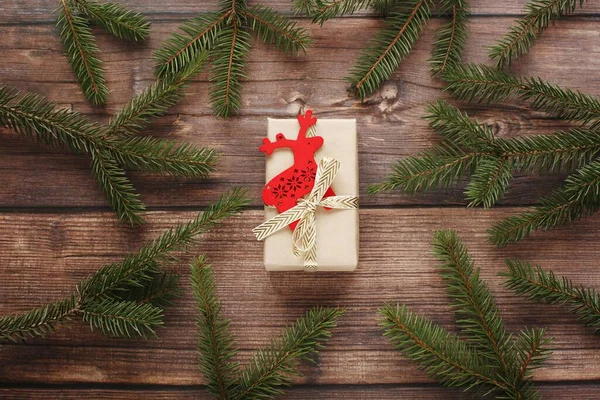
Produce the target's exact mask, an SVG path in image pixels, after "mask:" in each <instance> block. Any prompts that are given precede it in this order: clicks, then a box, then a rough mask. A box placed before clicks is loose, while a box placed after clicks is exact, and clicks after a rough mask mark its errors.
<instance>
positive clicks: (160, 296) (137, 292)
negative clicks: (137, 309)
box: [113, 266, 180, 308]
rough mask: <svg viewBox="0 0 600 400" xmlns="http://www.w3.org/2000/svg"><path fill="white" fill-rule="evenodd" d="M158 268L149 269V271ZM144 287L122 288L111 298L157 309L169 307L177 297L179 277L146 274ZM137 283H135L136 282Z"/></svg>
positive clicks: (164, 274) (159, 273)
mask: <svg viewBox="0 0 600 400" xmlns="http://www.w3.org/2000/svg"><path fill="white" fill-rule="evenodd" d="M153 268H156V269H157V270H158V266H156V267H151V268H150V269H153ZM147 276H148V278H147V279H146V280H145V281H144V285H143V286H140V285H139V284H134V285H131V286H123V288H122V290H119V291H117V292H115V293H114V295H113V298H115V299H118V300H124V301H132V302H136V303H139V304H152V305H154V306H157V307H163V308H164V307H166V306H169V305H171V303H172V301H173V299H174V298H175V297H177V296H179V293H180V289H179V275H177V274H174V273H170V272H157V273H148V274H147ZM136 283H137V282H136Z"/></svg>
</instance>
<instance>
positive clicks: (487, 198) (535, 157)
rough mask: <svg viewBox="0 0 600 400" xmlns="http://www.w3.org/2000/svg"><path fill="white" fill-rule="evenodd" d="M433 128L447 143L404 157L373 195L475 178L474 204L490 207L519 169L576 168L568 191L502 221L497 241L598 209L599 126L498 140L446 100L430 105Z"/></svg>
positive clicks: (501, 242) (471, 191)
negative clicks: (597, 159)
mask: <svg viewBox="0 0 600 400" xmlns="http://www.w3.org/2000/svg"><path fill="white" fill-rule="evenodd" d="M428 111H429V115H427V117H426V118H427V119H428V120H429V125H430V127H431V128H432V129H434V130H436V131H437V132H438V133H439V134H440V135H441V136H442V139H443V140H442V142H441V143H440V144H438V145H435V146H433V147H432V149H431V150H427V151H424V152H422V153H420V154H418V155H417V156H413V157H406V158H402V159H399V160H398V161H397V162H396V163H395V164H394V166H393V167H392V171H391V173H390V174H389V175H388V177H387V179H386V180H385V181H384V182H382V183H380V184H377V185H374V186H371V187H370V188H369V189H368V192H369V193H370V194H375V193H378V192H380V191H386V190H393V189H396V188H402V189H403V190H404V191H406V192H407V193H410V194H412V193H415V192H418V191H425V190H430V189H434V188H445V187H448V186H451V185H455V184H458V183H461V181H462V179H463V177H464V176H465V175H466V176H468V177H469V178H470V183H469V184H468V185H467V188H466V191H465V194H466V198H467V199H468V200H470V203H469V206H478V205H483V206H484V207H492V206H493V205H494V204H495V203H496V202H497V201H499V199H500V198H501V197H502V195H503V194H504V192H505V191H506V190H507V188H508V186H509V183H510V181H511V180H512V178H513V173H514V172H515V171H525V172H536V173H539V172H560V171H574V170H577V172H576V173H574V174H573V175H572V176H570V177H569V178H568V179H567V182H566V186H565V188H564V190H562V191H558V192H557V193H555V194H554V195H553V196H551V197H549V198H547V199H543V200H542V204H541V206H540V207H538V208H537V209H536V210H534V211H532V212H528V213H524V214H522V215H519V216H515V217H511V218H508V219H507V220H505V221H501V222H500V223H498V224H497V225H496V226H495V227H494V228H493V229H492V242H493V243H496V244H498V245H504V244H507V243H509V242H512V241H516V240H519V239H522V238H523V237H525V236H527V235H528V234H529V233H531V232H532V231H533V230H535V229H538V228H545V229H549V228H552V227H554V226H556V225H558V224H562V223H567V222H571V221H574V220H576V219H579V218H582V217H584V216H587V215H590V214H592V213H594V212H596V210H597V209H598V208H600V163H597V162H596V161H592V160H594V159H595V157H597V156H598V154H600V130H598V128H574V129H570V130H568V131H560V132H557V133H556V134H553V135H528V136H524V137H517V138H509V139H498V138H495V137H494V135H493V133H492V130H491V128H490V127H489V126H486V125H480V124H479V123H477V121H472V120H470V119H469V116H468V115H467V114H465V113H463V112H461V111H460V110H458V109H456V108H454V107H452V106H450V105H449V104H448V103H446V102H444V101H438V102H435V103H433V104H432V105H430V106H429V108H428Z"/></svg>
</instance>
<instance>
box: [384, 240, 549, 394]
mask: <svg viewBox="0 0 600 400" xmlns="http://www.w3.org/2000/svg"><path fill="white" fill-rule="evenodd" d="M433 246H434V249H435V254H436V255H437V256H438V258H439V259H440V262H441V266H440V273H441V275H442V277H443V279H444V281H445V283H446V285H447V292H448V295H449V296H450V298H451V299H452V308H453V309H454V312H455V314H456V319H457V324H458V326H459V328H460V330H461V332H462V336H464V339H463V338H461V336H459V335H456V334H453V333H450V332H449V331H447V330H446V329H444V328H442V327H440V326H438V325H436V324H434V323H433V322H431V321H429V320H427V319H425V318H423V317H421V316H419V315H417V314H415V313H414V312H412V311H410V310H409V309H408V308H407V307H406V306H405V305H392V304H386V305H385V306H384V307H383V308H382V309H381V310H380V315H381V316H382V317H383V320H382V322H381V326H382V328H383V330H384V336H386V337H387V338H388V339H389V340H390V341H391V342H392V343H393V344H394V345H395V346H396V348H398V349H399V350H400V351H401V352H402V353H403V354H404V355H405V356H407V357H408V358H409V359H411V360H413V361H415V362H416V363H418V364H419V366H420V368H421V369H423V370H424V371H425V372H426V373H427V374H428V375H429V376H430V377H432V378H434V379H437V380H438V381H439V382H440V383H442V384H443V385H445V386H450V387H457V388H463V389H464V390H473V391H477V392H485V393H493V394H494V395H495V396H496V398H502V399H536V398H539V393H538V392H537V390H536V388H535V386H534V385H533V382H532V381H531V371H533V370H534V369H536V368H539V367H541V365H542V364H543V363H544V361H545V360H546V359H547V358H548V357H549V356H550V350H548V349H547V346H548V344H549V343H550V341H551V339H549V338H546V337H545V331H544V330H543V329H537V328H534V329H524V330H522V331H521V332H520V333H519V334H518V335H517V337H516V338H513V337H512V335H511V334H510V333H508V332H507V331H506V329H505V327H504V323H503V321H502V318H501V316H500V312H499V310H498V308H497V306H496V304H495V301H494V298H493V296H492V294H491V292H490V291H489V289H488V287H487V285H486V283H485V282H484V281H483V280H481V278H480V276H479V269H476V268H475V267H474V266H473V261H472V260H471V257H470V256H469V254H468V252H467V249H466V247H465V246H464V244H463V243H462V242H461V241H460V240H459V239H458V237H457V236H456V234H455V233H454V232H453V231H447V230H446V231H439V232H436V234H435V235H434V240H433ZM465 339H466V340H465Z"/></svg>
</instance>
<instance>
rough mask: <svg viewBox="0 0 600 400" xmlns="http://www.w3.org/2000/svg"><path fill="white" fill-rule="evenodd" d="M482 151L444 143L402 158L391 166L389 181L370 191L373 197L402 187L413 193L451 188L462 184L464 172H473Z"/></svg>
mask: <svg viewBox="0 0 600 400" xmlns="http://www.w3.org/2000/svg"><path fill="white" fill-rule="evenodd" d="M486 155H487V153H482V152H478V151H475V152H464V151H462V150H460V149H456V148H454V147H452V146H448V145H444V144H443V143H442V144H440V145H438V146H435V147H433V149H432V150H430V151H424V152H422V153H420V154H418V155H417V156H415V157H406V158H403V159H399V160H398V161H396V163H395V164H394V165H393V166H392V172H391V173H390V174H389V175H388V177H387V179H386V180H385V181H384V182H382V183H379V184H376V185H372V186H370V187H369V188H368V193H369V194H370V195H374V194H377V193H379V192H383V191H390V190H394V189H396V188H398V187H400V188H402V190H404V191H405V192H406V193H409V194H414V193H417V192H419V191H426V190H430V189H433V188H444V187H449V186H452V185H454V184H456V183H458V182H460V181H462V178H463V176H464V174H465V172H467V171H470V170H472V169H473V166H474V165H476V164H477V162H478V160H479V159H480V158H481V157H483V156H486Z"/></svg>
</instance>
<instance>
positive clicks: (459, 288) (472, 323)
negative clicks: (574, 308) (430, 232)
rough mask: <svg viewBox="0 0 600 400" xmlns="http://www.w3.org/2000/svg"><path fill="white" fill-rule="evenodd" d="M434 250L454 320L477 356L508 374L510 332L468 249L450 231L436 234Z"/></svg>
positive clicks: (510, 368)
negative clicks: (507, 330) (482, 357)
mask: <svg viewBox="0 0 600 400" xmlns="http://www.w3.org/2000/svg"><path fill="white" fill-rule="evenodd" d="M433 251H434V254H435V255H436V256H437V258H438V259H439V261H440V265H439V269H440V274H441V276H442V278H444V280H445V283H446V287H447V293H448V295H449V296H450V298H451V299H452V301H453V303H452V308H453V310H454V312H455V314H456V316H457V322H458V325H459V327H460V328H461V329H462V331H463V332H464V333H465V334H466V335H467V336H468V338H469V339H470V342H471V344H472V346H473V347H474V348H475V349H476V350H477V351H478V352H479V354H480V355H483V356H484V357H486V358H488V359H490V360H492V361H493V363H494V364H496V365H498V366H499V367H500V368H501V369H502V373H504V374H509V373H510V372H511V371H512V370H514V369H516V367H515V366H514V365H513V364H512V360H511V356H512V354H511V350H510V348H511V342H510V339H511V338H510V335H509V334H508V333H507V332H506V328H505V327H504V321H503V320H502V318H501V317H500V313H499V311H498V307H497V306H496V302H495V300H494V297H493V296H492V293H491V292H490V290H489V288H488V287H487V285H486V283H485V282H484V281H482V280H481V279H480V277H479V269H476V268H475V266H474V265H473V260H472V259H471V257H470V256H469V253H468V251H467V248H466V247H465V245H464V244H463V243H462V241H461V240H460V239H459V238H458V237H457V236H456V233H455V232H453V231H450V230H442V231H438V232H436V233H435V235H434V238H433Z"/></svg>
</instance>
